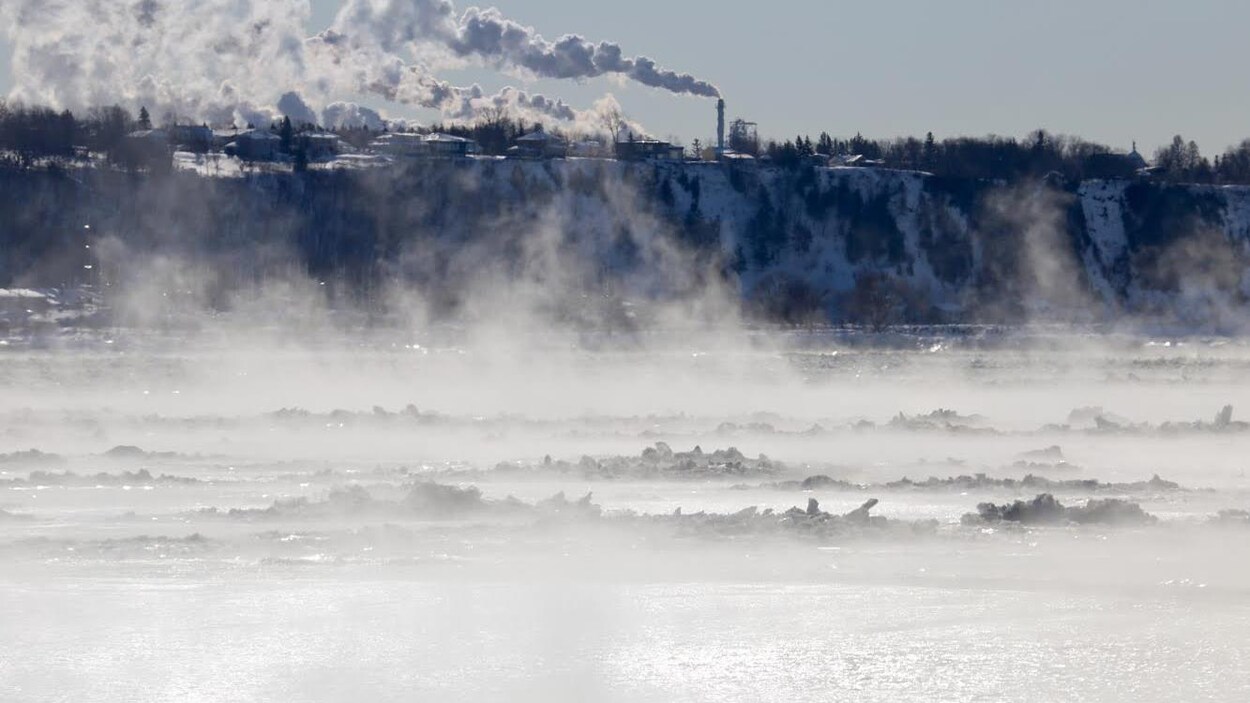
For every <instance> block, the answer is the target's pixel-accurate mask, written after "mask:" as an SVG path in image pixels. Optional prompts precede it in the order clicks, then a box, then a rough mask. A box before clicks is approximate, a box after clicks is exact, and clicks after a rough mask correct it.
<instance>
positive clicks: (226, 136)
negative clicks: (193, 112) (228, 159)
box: [213, 127, 241, 151]
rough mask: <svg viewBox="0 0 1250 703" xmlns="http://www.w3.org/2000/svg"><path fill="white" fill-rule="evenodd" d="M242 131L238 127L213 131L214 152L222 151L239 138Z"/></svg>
mask: <svg viewBox="0 0 1250 703" xmlns="http://www.w3.org/2000/svg"><path fill="white" fill-rule="evenodd" d="M239 134H241V130H239V128H238V127H229V128H227V129H214V130H213V151H222V150H224V149H225V148H226V145H227V144H229V143H230V142H233V141H234V140H235V139H238V138H239Z"/></svg>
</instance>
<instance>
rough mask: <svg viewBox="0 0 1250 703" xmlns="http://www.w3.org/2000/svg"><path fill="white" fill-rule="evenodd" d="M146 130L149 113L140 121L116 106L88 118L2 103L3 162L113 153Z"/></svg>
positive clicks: (0, 143) (0, 146)
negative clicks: (129, 136)
mask: <svg viewBox="0 0 1250 703" xmlns="http://www.w3.org/2000/svg"><path fill="white" fill-rule="evenodd" d="M145 125H146V126H145ZM145 128H151V124H150V122H149V121H148V117H147V113H146V111H144V112H143V113H141V114H140V117H138V118H136V117H135V116H133V115H132V114H131V113H130V112H129V111H127V110H126V109H124V108H121V107H117V106H113V107H103V108H93V109H92V110H89V111H88V112H87V114H86V116H85V117H76V116H75V115H74V114H73V113H71V112H70V111H68V110H65V111H62V112H57V111H55V110H52V109H49V108H46V107H26V106H24V105H10V104H8V103H5V102H4V101H0V152H2V153H0V159H3V160H4V161H9V162H12V161H17V162H18V163H19V164H20V165H23V166H29V165H31V164H32V163H34V162H35V161H36V160H39V159H46V158H71V157H74V156H75V155H81V154H80V152H81V151H91V152H97V153H112V152H114V151H115V150H116V149H117V148H118V146H119V145H121V143H122V141H123V140H124V139H125V137H126V135H127V134H129V133H130V132H132V131H134V130H136V129H145Z"/></svg>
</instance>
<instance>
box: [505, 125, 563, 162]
mask: <svg viewBox="0 0 1250 703" xmlns="http://www.w3.org/2000/svg"><path fill="white" fill-rule="evenodd" d="M568 154H569V145H568V142H565V141H564V140H563V139H561V138H560V137H557V136H555V135H552V134H547V133H546V132H545V131H543V130H542V129H538V130H535V131H533V132H530V133H529V134H526V135H524V136H522V137H518V138H517V140H516V146H514V147H512V148H511V149H509V150H508V156H512V157H518V158H523V159H563V158H564V157H566V156H568Z"/></svg>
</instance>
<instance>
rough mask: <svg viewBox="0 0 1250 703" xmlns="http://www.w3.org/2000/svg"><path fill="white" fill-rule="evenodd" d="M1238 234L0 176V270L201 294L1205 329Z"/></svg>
mask: <svg viewBox="0 0 1250 703" xmlns="http://www.w3.org/2000/svg"><path fill="white" fill-rule="evenodd" d="M1248 241H1250V189H1248V188H1239V187H1237V188H1234V187H1225V188H1221V187H1210V186H1185V185H1167V184H1161V183H1154V182H1145V181H1133V182H1129V181H1086V182H1083V183H1075V184H1073V183H1062V182H1057V181H1055V180H1051V181H1039V182H1031V183H1025V184H1014V185H1008V184H1002V183H994V182H982V181H952V180H945V179H940V178H935V177H933V176H929V175H926V174H921V173H914V172H901V171H886V170H875V169H816V168H807V169H802V170H798V171H783V170H780V169H770V168H733V169H731V168H726V167H723V166H720V165H716V164H677V163H670V164H641V163H624V162H615V161H601V160H577V159H571V160H567V161H549V162H521V161H498V160H467V161H461V162H416V163H411V164H408V165H406V166H402V167H389V168H372V169H360V170H326V171H313V172H309V173H304V174H290V173H254V174H250V175H244V176H242V177H235V178H219V177H209V176H204V175H198V174H196V173H193V172H175V173H172V174H167V175H150V176H149V175H146V174H126V173H121V172H116V171H108V170H98V169H81V170H53V171H38V172H35V171H8V172H0V245H2V246H0V286H9V287H12V286H56V285H73V284H84V283H86V284H93V285H97V286H100V285H103V284H106V283H107V284H109V285H110V286H111V285H123V284H124V283H125V282H126V281H127V279H128V278H129V277H130V276H131V275H137V274H136V273H135V271H136V269H135V268H134V267H136V266H138V265H139V263H140V262H143V263H144V264H150V263H151V262H153V261H156V260H162V261H179V262H183V264H186V265H193V266H194V268H195V270H196V271H198V272H199V273H200V274H201V279H202V280H201V281H200V284H201V285H203V287H204V289H205V291H206V292H205V295H206V296H207V297H208V298H209V299H210V300H211V299H216V298H219V297H220V295H219V294H220V292H221V291H224V290H230V289H235V288H238V287H240V286H246V285H249V284H253V283H256V282H261V281H264V280H265V279H266V278H268V277H271V276H275V275H279V274H281V275H289V274H291V273H292V272H298V273H299V274H300V275H307V276H308V277H310V278H311V279H313V280H316V281H320V282H323V283H326V282H328V283H329V284H330V285H332V286H334V287H335V289H336V290H338V291H341V292H344V294H348V293H350V295H351V296H352V297H353V298H355V299H357V300H369V299H370V298H371V296H372V295H373V294H374V292H376V291H377V290H378V289H379V288H380V287H382V286H385V285H389V284H390V283H393V282H402V283H403V284H404V285H406V286H411V287H414V288H416V289H420V290H422V291H423V292H424V293H425V294H426V295H427V296H428V297H429V298H430V299H432V300H436V301H437V302H438V306H439V308H440V309H441V310H445V311H454V310H456V309H458V307H460V306H462V305H463V304H464V302H465V300H466V299H467V297H472V296H471V292H472V290H473V288H474V287H475V286H477V285H481V284H482V282H483V280H485V279H484V277H485V276H487V275H488V274H489V276H490V277H491V280H492V281H495V282H498V281H500V280H503V281H518V282H524V283H530V284H535V285H537V286H539V287H544V286H545V287H548V288H550V289H553V290H559V291H560V292H561V293H564V294H567V293H569V292H571V291H578V292H580V293H581V294H584V295H591V296H599V295H602V296H606V297H614V298H619V299H640V300H652V299H664V298H674V297H675V298H681V297H683V296H690V295H694V294H695V292H696V291H703V290H706V289H707V287H709V286H716V287H718V288H723V289H729V290H732V291H733V292H734V293H735V295H736V296H737V297H738V298H739V299H740V300H741V301H743V302H744V304H745V305H746V307H747V309H749V310H751V311H752V312H754V313H757V314H760V315H763V316H767V317H770V318H773V319H780V320H785V321H792V322H800V321H801V322H811V321H852V322H861V323H868V324H890V323H895V322H939V321H993V322H1007V323H1012V322H1025V321H1038V320H1063V321H1072V320H1083V321H1100V320H1110V319H1118V318H1121V317H1123V316H1125V315H1131V316H1135V317H1143V318H1149V319H1155V320H1159V319H1161V320H1167V321H1170V322H1183V323H1200V324H1215V325H1217V326H1218V325H1226V324H1230V323H1231V322H1230V321H1232V320H1235V319H1236V318H1238V317H1239V316H1240V313H1239V307H1240V306H1241V304H1242V303H1243V302H1244V301H1245V299H1246V295H1247V293H1250V280H1247V278H1246V275H1245V272H1246V270H1247V262H1248V261H1250V251H1248V249H1247V242H1248ZM188 262H190V264H188ZM88 267H90V268H88ZM214 291H216V293H215V292H214Z"/></svg>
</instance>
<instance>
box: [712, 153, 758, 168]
mask: <svg viewBox="0 0 1250 703" xmlns="http://www.w3.org/2000/svg"><path fill="white" fill-rule="evenodd" d="M720 161H721V163H723V164H725V165H727V166H755V165H756V164H758V163H759V162H758V160H757V159H756V158H755V157H754V156H751V155H750V154H744V153H742V152H741V151H734V150H733V149H726V150H724V151H722V152H721V154H720Z"/></svg>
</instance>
